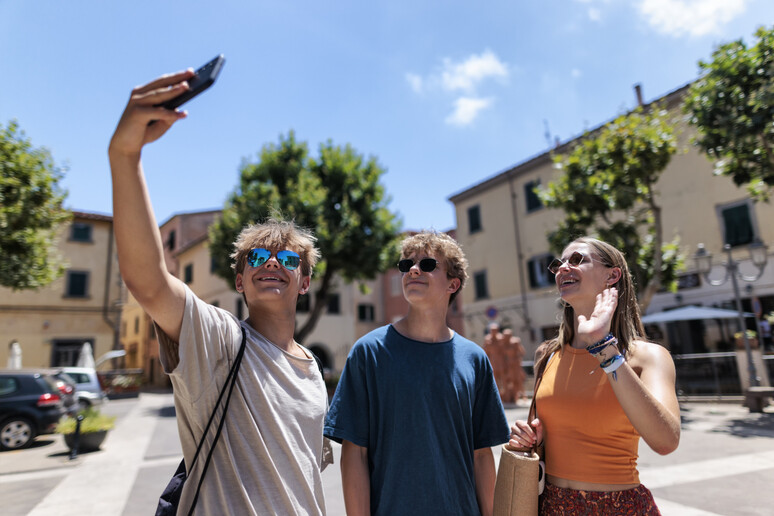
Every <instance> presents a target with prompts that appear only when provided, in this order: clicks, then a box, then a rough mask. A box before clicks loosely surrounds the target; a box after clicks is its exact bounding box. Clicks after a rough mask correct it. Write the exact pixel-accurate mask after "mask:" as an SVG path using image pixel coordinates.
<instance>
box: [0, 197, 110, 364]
mask: <svg viewBox="0 0 774 516" xmlns="http://www.w3.org/2000/svg"><path fill="white" fill-rule="evenodd" d="M58 240H59V244H58V247H59V251H60V253H61V254H62V256H64V258H65V259H66V261H67V263H68V266H67V270H66V272H65V274H64V276H62V277H61V278H59V279H57V280H56V281H54V282H53V283H51V284H50V285H49V286H47V287H45V288H41V289H39V290H25V291H12V290H10V289H7V288H0V338H1V339H2V341H3V342H2V344H0V367H5V364H6V362H7V359H8V350H9V344H10V343H11V342H13V341H17V342H19V344H20V345H21V349H22V366H23V367H49V366H71V365H75V364H76V362H77V360H78V355H79V353H80V350H81V347H82V346H83V344H84V343H86V342H88V343H90V344H91V346H92V348H93V353H94V356H95V357H99V356H100V355H102V354H104V353H106V352H108V351H110V350H111V349H114V345H116V344H117V343H118V328H119V320H120V309H121V304H122V303H121V293H122V286H121V278H120V275H119V270H118V261H117V258H116V249H115V240H114V238H113V218H112V217H111V216H109V215H100V214H96V213H86V212H80V211H76V212H74V213H73V219H72V221H71V222H70V223H69V224H67V225H65V226H64V227H63V228H62V231H61V233H60V235H59V238H58Z"/></svg>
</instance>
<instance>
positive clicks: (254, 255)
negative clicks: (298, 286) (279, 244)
mask: <svg viewBox="0 0 774 516" xmlns="http://www.w3.org/2000/svg"><path fill="white" fill-rule="evenodd" d="M269 258H271V251H269V250H268V249H264V248H263V247H258V248H256V249H251V250H250V252H249V253H247V264H248V265H250V267H260V266H261V265H263V264H264V263H266V262H267V261H269ZM277 261H278V262H280V263H281V264H282V266H283V267H285V268H286V269H287V270H289V271H294V270H296V269H297V268H298V265H299V264H300V263H301V257H300V256H298V254H297V253H294V252H293V251H288V250H284V251H277Z"/></svg>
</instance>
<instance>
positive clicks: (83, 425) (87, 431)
mask: <svg viewBox="0 0 774 516" xmlns="http://www.w3.org/2000/svg"><path fill="white" fill-rule="evenodd" d="M79 418H81V422H80V435H79V438H78V450H77V451H79V452H86V451H96V450H99V447H100V446H101V445H102V442H103V441H104V440H105V437H107V433H108V430H111V429H112V428H113V427H114V426H115V422H116V417H115V416H106V415H105V414H102V413H101V412H100V411H99V410H97V409H95V408H94V407H89V408H87V409H85V410H82V411H81V412H79V413H78V415H77V416H76V417H72V416H65V417H63V418H62V419H61V420H60V421H59V423H58V424H57V425H56V433H58V434H62V435H63V436H64V440H65V444H67V447H68V448H70V450H73V448H75V445H76V428H78V419H79Z"/></svg>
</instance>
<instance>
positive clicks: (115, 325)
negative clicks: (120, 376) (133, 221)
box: [102, 222, 121, 349]
mask: <svg viewBox="0 0 774 516" xmlns="http://www.w3.org/2000/svg"><path fill="white" fill-rule="evenodd" d="M105 269H106V272H105V296H104V299H103V301H102V319H103V320H104V321H105V323H107V325H108V326H110V328H111V329H112V330H113V348H112V349H120V347H121V346H120V344H119V334H118V331H119V326H120V322H121V313H120V312H119V313H118V320H117V321H114V320H112V319H111V318H110V285H111V280H110V277H111V275H112V273H113V223H112V222H111V224H110V231H109V233H108V249H107V267H106V268H105Z"/></svg>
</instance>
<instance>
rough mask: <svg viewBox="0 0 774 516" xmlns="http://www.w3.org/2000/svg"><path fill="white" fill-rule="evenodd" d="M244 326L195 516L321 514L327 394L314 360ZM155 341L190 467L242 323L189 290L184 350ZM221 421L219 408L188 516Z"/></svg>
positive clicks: (188, 487) (185, 499) (194, 479)
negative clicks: (238, 364)
mask: <svg viewBox="0 0 774 516" xmlns="http://www.w3.org/2000/svg"><path fill="white" fill-rule="evenodd" d="M241 326H242V327H244V328H245V334H246V338H247V344H246V347H245V354H244V357H243V359H242V365H241V367H240V369H239V372H238V374H237V381H236V385H235V386H234V391H233V394H232V395H231V402H230V404H229V407H228V413H227V414H226V422H225V424H224V425H223V431H222V433H221V436H220V439H219V441H218V443H217V445H216V447H215V451H214V453H213V455H212V460H211V462H210V465H209V467H208V469H207V474H206V476H205V479H204V483H203V484H202V488H201V491H200V493H199V499H198V501H197V504H196V514H211V515H222V514H239V515H249V514H256V515H266V514H282V515H285V514H288V515H292V514H299V515H302V514H303V515H323V516H324V514H325V500H324V498H323V489H322V480H321V476H320V467H321V457H322V448H323V435H322V430H323V422H324V419H325V412H326V408H327V399H328V398H327V393H326V389H325V384H324V382H323V379H322V376H321V375H320V371H319V369H318V367H317V364H316V363H315V360H314V359H313V358H306V359H305V358H299V357H296V356H294V355H291V354H290V353H287V352H285V351H284V350H282V349H280V348H278V347H277V346H275V345H274V344H272V343H271V342H269V340H267V339H266V338H265V337H263V336H262V335H261V334H259V333H258V332H256V331H255V330H254V329H253V328H252V327H250V326H249V325H248V324H247V323H244V322H243V323H241ZM158 336H159V351H160V358H161V363H162V366H163V367H164V371H165V372H166V373H167V374H169V375H170V377H171V380H172V385H173V387H174V392H175V409H176V411H177V425H178V432H179V433H180V442H181V444H182V447H183V456H184V457H185V462H186V466H187V467H188V468H189V469H190V464H191V461H192V460H193V456H194V454H195V453H196V445H197V443H198V442H199V439H200V438H201V435H202V432H203V430H204V427H205V425H206V424H207V420H208V418H209V416H210V414H211V412H212V408H213V407H214V405H215V402H216V401H217V399H218V394H219V393H220V389H221V388H222V386H223V384H224V382H225V379H226V376H227V375H228V372H229V370H230V368H231V365H232V364H233V360H234V359H235V357H236V355H237V352H238V351H239V345H240V343H241V340H242V332H241V329H240V322H239V321H238V320H237V319H236V318H235V317H234V316H233V315H232V314H230V313H229V312H227V311H225V310H222V309H220V308H217V307H214V306H212V305H209V304H207V303H205V302H204V301H202V300H201V299H199V298H198V297H196V295H195V294H194V293H193V292H192V291H191V290H190V289H188V288H186V300H185V314H184V316H183V324H182V328H181V333H180V342H181V344H180V345H179V346H178V344H177V343H176V342H173V341H172V340H171V339H170V338H169V337H168V336H167V335H166V334H164V332H163V331H160V330H159V331H158ZM310 356H311V354H310ZM226 394H228V391H226ZM224 400H225V396H224ZM223 403H224V402H221V405H222V404H223ZM219 420H220V411H219V413H218V415H217V416H216V418H215V420H213V423H212V425H211V426H210V430H209V433H208V436H207V441H206V442H205V444H204V445H203V446H202V450H201V452H199V457H198V458H197V459H196V464H195V466H194V469H193V471H189V478H188V480H187V481H186V484H185V487H184V489H183V494H182V497H181V500H180V507H181V508H182V509H183V510H184V511H185V513H187V512H188V508H189V507H190V504H191V501H192V500H193V496H194V493H195V492H196V485H197V484H198V482H199V478H200V474H201V468H202V467H203V465H204V462H205V460H206V457H207V451H208V450H209V449H210V443H211V442H212V440H213V439H214V437H215V433H216V431H217V426H218V425H217V423H218V421H219Z"/></svg>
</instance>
